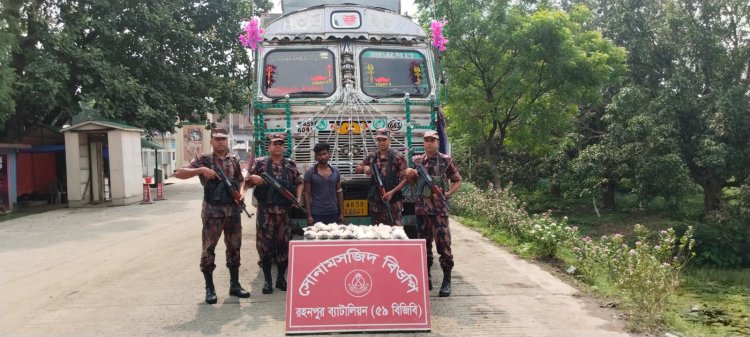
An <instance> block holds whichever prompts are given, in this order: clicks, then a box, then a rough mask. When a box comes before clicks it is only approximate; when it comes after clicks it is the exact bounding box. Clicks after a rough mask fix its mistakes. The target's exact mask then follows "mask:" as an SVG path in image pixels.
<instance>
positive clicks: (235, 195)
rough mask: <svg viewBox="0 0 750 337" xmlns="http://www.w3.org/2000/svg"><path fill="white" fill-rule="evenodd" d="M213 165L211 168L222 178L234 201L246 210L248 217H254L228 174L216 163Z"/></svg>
mask: <svg viewBox="0 0 750 337" xmlns="http://www.w3.org/2000/svg"><path fill="white" fill-rule="evenodd" d="M212 166H213V167H211V168H212V169H213V170H214V172H216V176H217V177H219V180H221V182H222V183H223V184H224V186H225V187H226V188H227V189H228V190H229V193H230V194H231V195H232V199H233V200H234V203H235V204H236V205H237V206H239V207H240V208H241V209H242V210H243V211H244V212H245V214H247V217H248V218H252V217H253V216H252V214H250V212H248V211H247V207H246V206H245V202H244V201H243V200H241V199H240V197H241V194H240V192H239V191H238V190H237V189H236V188H234V185H232V182H231V181H229V178H227V176H226V175H225V174H224V171H223V170H222V169H221V168H219V167H216V165H212Z"/></svg>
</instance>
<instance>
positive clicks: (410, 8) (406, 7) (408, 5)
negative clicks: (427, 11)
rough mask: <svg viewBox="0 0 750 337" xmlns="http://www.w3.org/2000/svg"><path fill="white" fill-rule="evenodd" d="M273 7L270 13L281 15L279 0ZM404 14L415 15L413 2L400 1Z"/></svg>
mask: <svg viewBox="0 0 750 337" xmlns="http://www.w3.org/2000/svg"><path fill="white" fill-rule="evenodd" d="M273 5H274V7H273V9H272V10H271V13H281V0H273ZM406 12H408V13H409V15H411V16H414V14H416V13H417V5H415V4H414V0H401V14H404V13H406Z"/></svg>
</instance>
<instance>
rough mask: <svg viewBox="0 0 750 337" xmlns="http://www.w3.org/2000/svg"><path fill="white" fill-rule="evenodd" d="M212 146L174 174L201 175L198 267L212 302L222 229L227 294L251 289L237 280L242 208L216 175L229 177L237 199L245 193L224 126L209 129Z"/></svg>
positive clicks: (184, 176)
mask: <svg viewBox="0 0 750 337" xmlns="http://www.w3.org/2000/svg"><path fill="white" fill-rule="evenodd" d="M211 147H212V148H213V152H212V153H211V154H203V155H200V156H197V157H195V158H194V159H193V160H192V161H191V162H190V163H189V164H187V165H185V166H184V167H182V168H180V169H179V170H177V172H175V175H174V176H175V177H177V178H179V179H188V178H192V177H195V176H196V175H200V180H201V184H202V185H203V207H202V210H201V219H202V220H203V234H202V237H203V253H201V262H200V269H201V272H203V278H204V279H205V281H206V303H208V304H215V303H216V301H217V298H216V289H215V288H214V280H213V271H214V269H216V264H214V261H215V259H216V254H215V253H214V250H215V249H216V244H217V243H218V242H219V238H220V237H221V232H222V231H223V232H224V243H225V244H226V246H227V247H226V255H227V268H229V295H232V296H237V297H242V298H247V297H250V293H249V292H247V291H245V289H242V286H241V285H240V281H239V269H240V246H241V245H242V223H241V218H240V212H241V209H240V207H239V206H238V205H237V204H236V203H235V201H234V199H233V198H232V194H231V192H230V191H229V189H228V188H227V187H226V186H225V185H224V184H223V183H222V182H221V180H220V179H219V178H218V175H217V173H216V170H217V169H218V170H222V171H223V173H224V175H225V176H226V177H228V178H229V179H230V180H231V181H232V185H234V186H235V188H237V189H238V191H239V192H240V195H241V199H240V200H242V199H244V197H245V190H246V188H245V182H244V179H243V177H242V171H241V170H240V164H239V161H238V160H237V157H235V156H234V155H233V154H232V153H230V152H229V151H228V141H227V130H226V129H213V130H212V131H211Z"/></svg>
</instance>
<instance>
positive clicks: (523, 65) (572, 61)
mask: <svg viewBox="0 0 750 337" xmlns="http://www.w3.org/2000/svg"><path fill="white" fill-rule="evenodd" d="M417 3H419V4H420V5H421V7H422V8H429V9H430V11H429V13H430V14H433V16H434V17H444V18H445V19H447V21H448V25H447V26H446V27H445V29H444V30H445V34H446V35H447V36H448V38H449V39H450V43H449V45H448V49H447V51H446V52H445V53H443V54H442V55H441V59H442V62H443V64H444V67H445V69H446V70H447V77H448V80H449V84H450V90H449V95H448V96H449V97H448V100H449V102H450V104H449V105H448V107H447V109H446V114H447V116H448V118H449V120H450V122H451V124H450V126H449V132H450V133H451V135H453V136H454V137H453V139H461V138H466V139H467V140H468V142H467V143H466V145H467V146H477V145H478V146H481V150H482V151H483V152H484V155H485V158H486V160H487V164H488V165H489V167H490V172H491V173H492V174H495V175H496V176H498V175H499V172H495V171H497V167H496V166H498V163H499V162H500V159H501V157H500V156H498V155H497V154H498V152H499V151H502V150H504V149H510V150H517V149H522V150H523V151H521V152H523V153H528V154H545V153H550V152H551V151H553V150H554V149H556V148H557V147H558V146H559V145H560V141H559V139H560V138H561V137H562V136H564V135H565V134H566V133H567V131H569V130H572V129H573V124H572V122H573V120H574V116H575V115H576V113H577V111H578V105H580V104H589V103H592V102H596V101H599V100H600V99H601V91H602V88H603V87H604V86H606V85H608V84H609V83H612V82H614V81H616V80H617V79H618V78H619V76H621V75H622V74H623V73H624V72H625V63H624V61H625V52H624V50H623V49H621V48H618V47H616V46H615V45H614V44H612V43H611V42H610V41H609V40H607V39H604V38H602V36H601V35H600V34H599V33H598V32H595V31H592V30H590V29H587V28H586V25H587V22H586V20H587V19H588V17H589V13H588V11H587V10H586V9H585V8H582V7H581V8H577V10H576V12H575V13H573V14H571V15H569V14H567V13H565V12H562V11H559V10H554V9H550V8H538V9H536V10H534V11H528V10H527V9H526V8H525V7H524V6H522V5H514V4H511V3H510V2H505V1H487V0H460V1H453V0H452V1H438V2H436V5H435V7H431V6H430V2H428V1H417ZM422 19H423V21H426V19H427V18H426V17H423V18H422ZM492 181H493V182H494V183H495V185H498V181H497V180H496V179H494V178H493V180H492Z"/></svg>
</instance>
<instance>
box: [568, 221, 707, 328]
mask: <svg viewBox="0 0 750 337" xmlns="http://www.w3.org/2000/svg"><path fill="white" fill-rule="evenodd" d="M633 234H634V236H635V240H636V241H635V243H633V244H628V243H626V242H625V239H624V236H623V235H620V234H615V235H612V236H603V237H602V238H601V240H599V241H598V242H597V241H594V240H592V239H591V238H589V237H584V238H583V239H580V240H578V241H577V242H576V243H575V248H574V250H573V251H574V253H575V257H576V261H577V263H578V265H576V267H577V268H578V271H579V272H580V273H581V274H582V275H583V276H582V278H583V279H584V280H585V281H587V282H594V280H597V279H598V278H600V277H604V278H607V279H608V280H610V281H611V282H612V283H613V284H615V287H616V289H617V290H618V292H619V294H620V296H621V299H622V301H623V304H624V307H625V309H626V311H627V312H628V315H629V317H630V323H631V324H632V326H633V327H634V328H638V329H642V328H646V329H653V328H656V327H658V326H659V325H660V323H661V320H662V319H663V317H662V313H663V312H664V309H665V308H666V306H667V305H668V303H669V302H668V301H669V299H670V297H671V296H673V294H674V293H675V291H676V289H677V287H678V286H679V284H680V274H681V272H682V269H683V268H684V267H685V265H686V264H687V262H688V261H689V260H690V258H691V257H692V256H693V255H694V253H692V252H691V250H692V248H693V246H694V244H695V240H693V239H692V235H693V229H692V227H689V228H688V230H687V231H686V232H685V233H684V234H683V235H682V236H680V237H678V236H676V235H675V230H674V229H669V230H662V231H660V232H659V233H658V234H657V235H656V237H654V238H652V235H651V233H649V231H648V230H647V229H646V228H645V227H643V226H641V225H635V227H634V228H633Z"/></svg>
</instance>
